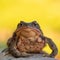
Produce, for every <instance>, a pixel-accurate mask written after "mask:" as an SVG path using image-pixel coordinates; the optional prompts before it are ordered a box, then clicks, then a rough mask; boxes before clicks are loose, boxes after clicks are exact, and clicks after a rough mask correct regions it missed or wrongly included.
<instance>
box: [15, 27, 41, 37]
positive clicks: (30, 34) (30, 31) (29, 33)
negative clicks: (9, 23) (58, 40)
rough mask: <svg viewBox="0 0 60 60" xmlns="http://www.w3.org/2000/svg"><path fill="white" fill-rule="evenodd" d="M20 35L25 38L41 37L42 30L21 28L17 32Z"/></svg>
mask: <svg viewBox="0 0 60 60" xmlns="http://www.w3.org/2000/svg"><path fill="white" fill-rule="evenodd" d="M16 32H17V34H18V35H22V36H25V37H34V36H36V35H38V36H39V35H41V33H40V30H39V29H37V28H32V27H21V28H19V29H17V30H16Z"/></svg>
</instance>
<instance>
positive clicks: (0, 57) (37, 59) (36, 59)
mask: <svg viewBox="0 0 60 60" xmlns="http://www.w3.org/2000/svg"><path fill="white" fill-rule="evenodd" d="M0 60H56V59H54V58H49V57H42V56H41V54H35V55H34V56H30V57H25V58H23V57H20V58H14V57H12V56H11V55H10V54H8V55H6V56H4V53H0Z"/></svg>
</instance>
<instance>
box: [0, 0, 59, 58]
mask: <svg viewBox="0 0 60 60" xmlns="http://www.w3.org/2000/svg"><path fill="white" fill-rule="evenodd" d="M21 20H23V21H25V22H31V21H33V20H36V21H37V22H38V23H39V24H40V26H41V29H42V31H43V32H44V35H45V36H48V37H50V38H52V40H53V41H54V42H55V44H56V45H57V47H58V51H59V52H58V55H57V56H56V58H60V0H0V49H1V48H2V47H5V46H6V42H7V39H8V38H9V37H11V36H12V34H13V32H14V30H15V29H16V26H17V24H18V23H19V22H20V21H21ZM45 50H46V51H48V52H50V51H51V50H50V49H49V48H48V47H46V48H45Z"/></svg>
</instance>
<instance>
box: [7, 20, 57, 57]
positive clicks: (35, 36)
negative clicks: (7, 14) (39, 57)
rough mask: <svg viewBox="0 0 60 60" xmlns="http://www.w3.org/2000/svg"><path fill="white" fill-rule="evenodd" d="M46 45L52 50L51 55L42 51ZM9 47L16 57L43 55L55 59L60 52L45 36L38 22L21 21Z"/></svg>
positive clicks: (10, 40)
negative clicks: (33, 54)
mask: <svg viewBox="0 0 60 60" xmlns="http://www.w3.org/2000/svg"><path fill="white" fill-rule="evenodd" d="M46 43H47V44H48V45H49V47H50V49H51V50H52V53H51V54H50V55H48V54H47V53H45V52H43V51H42V49H43V48H44V47H45V45H46ZM7 45H8V48H9V52H10V53H11V54H12V55H13V56H14V57H27V56H31V55H32V54H31V53H39V54H40V53H42V54H44V56H48V57H55V56H56V54H57V52H58V49H57V47H56V45H55V43H54V42H53V41H52V40H51V39H50V38H47V37H45V36H44V35H43V33H42V31H41V29H40V27H39V24H38V23H37V22H36V21H33V22H31V23H26V22H23V21H21V22H20V23H19V24H18V26H17V29H16V31H15V32H14V33H13V36H12V37H11V38H10V39H9V40H8V42H7Z"/></svg>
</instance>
